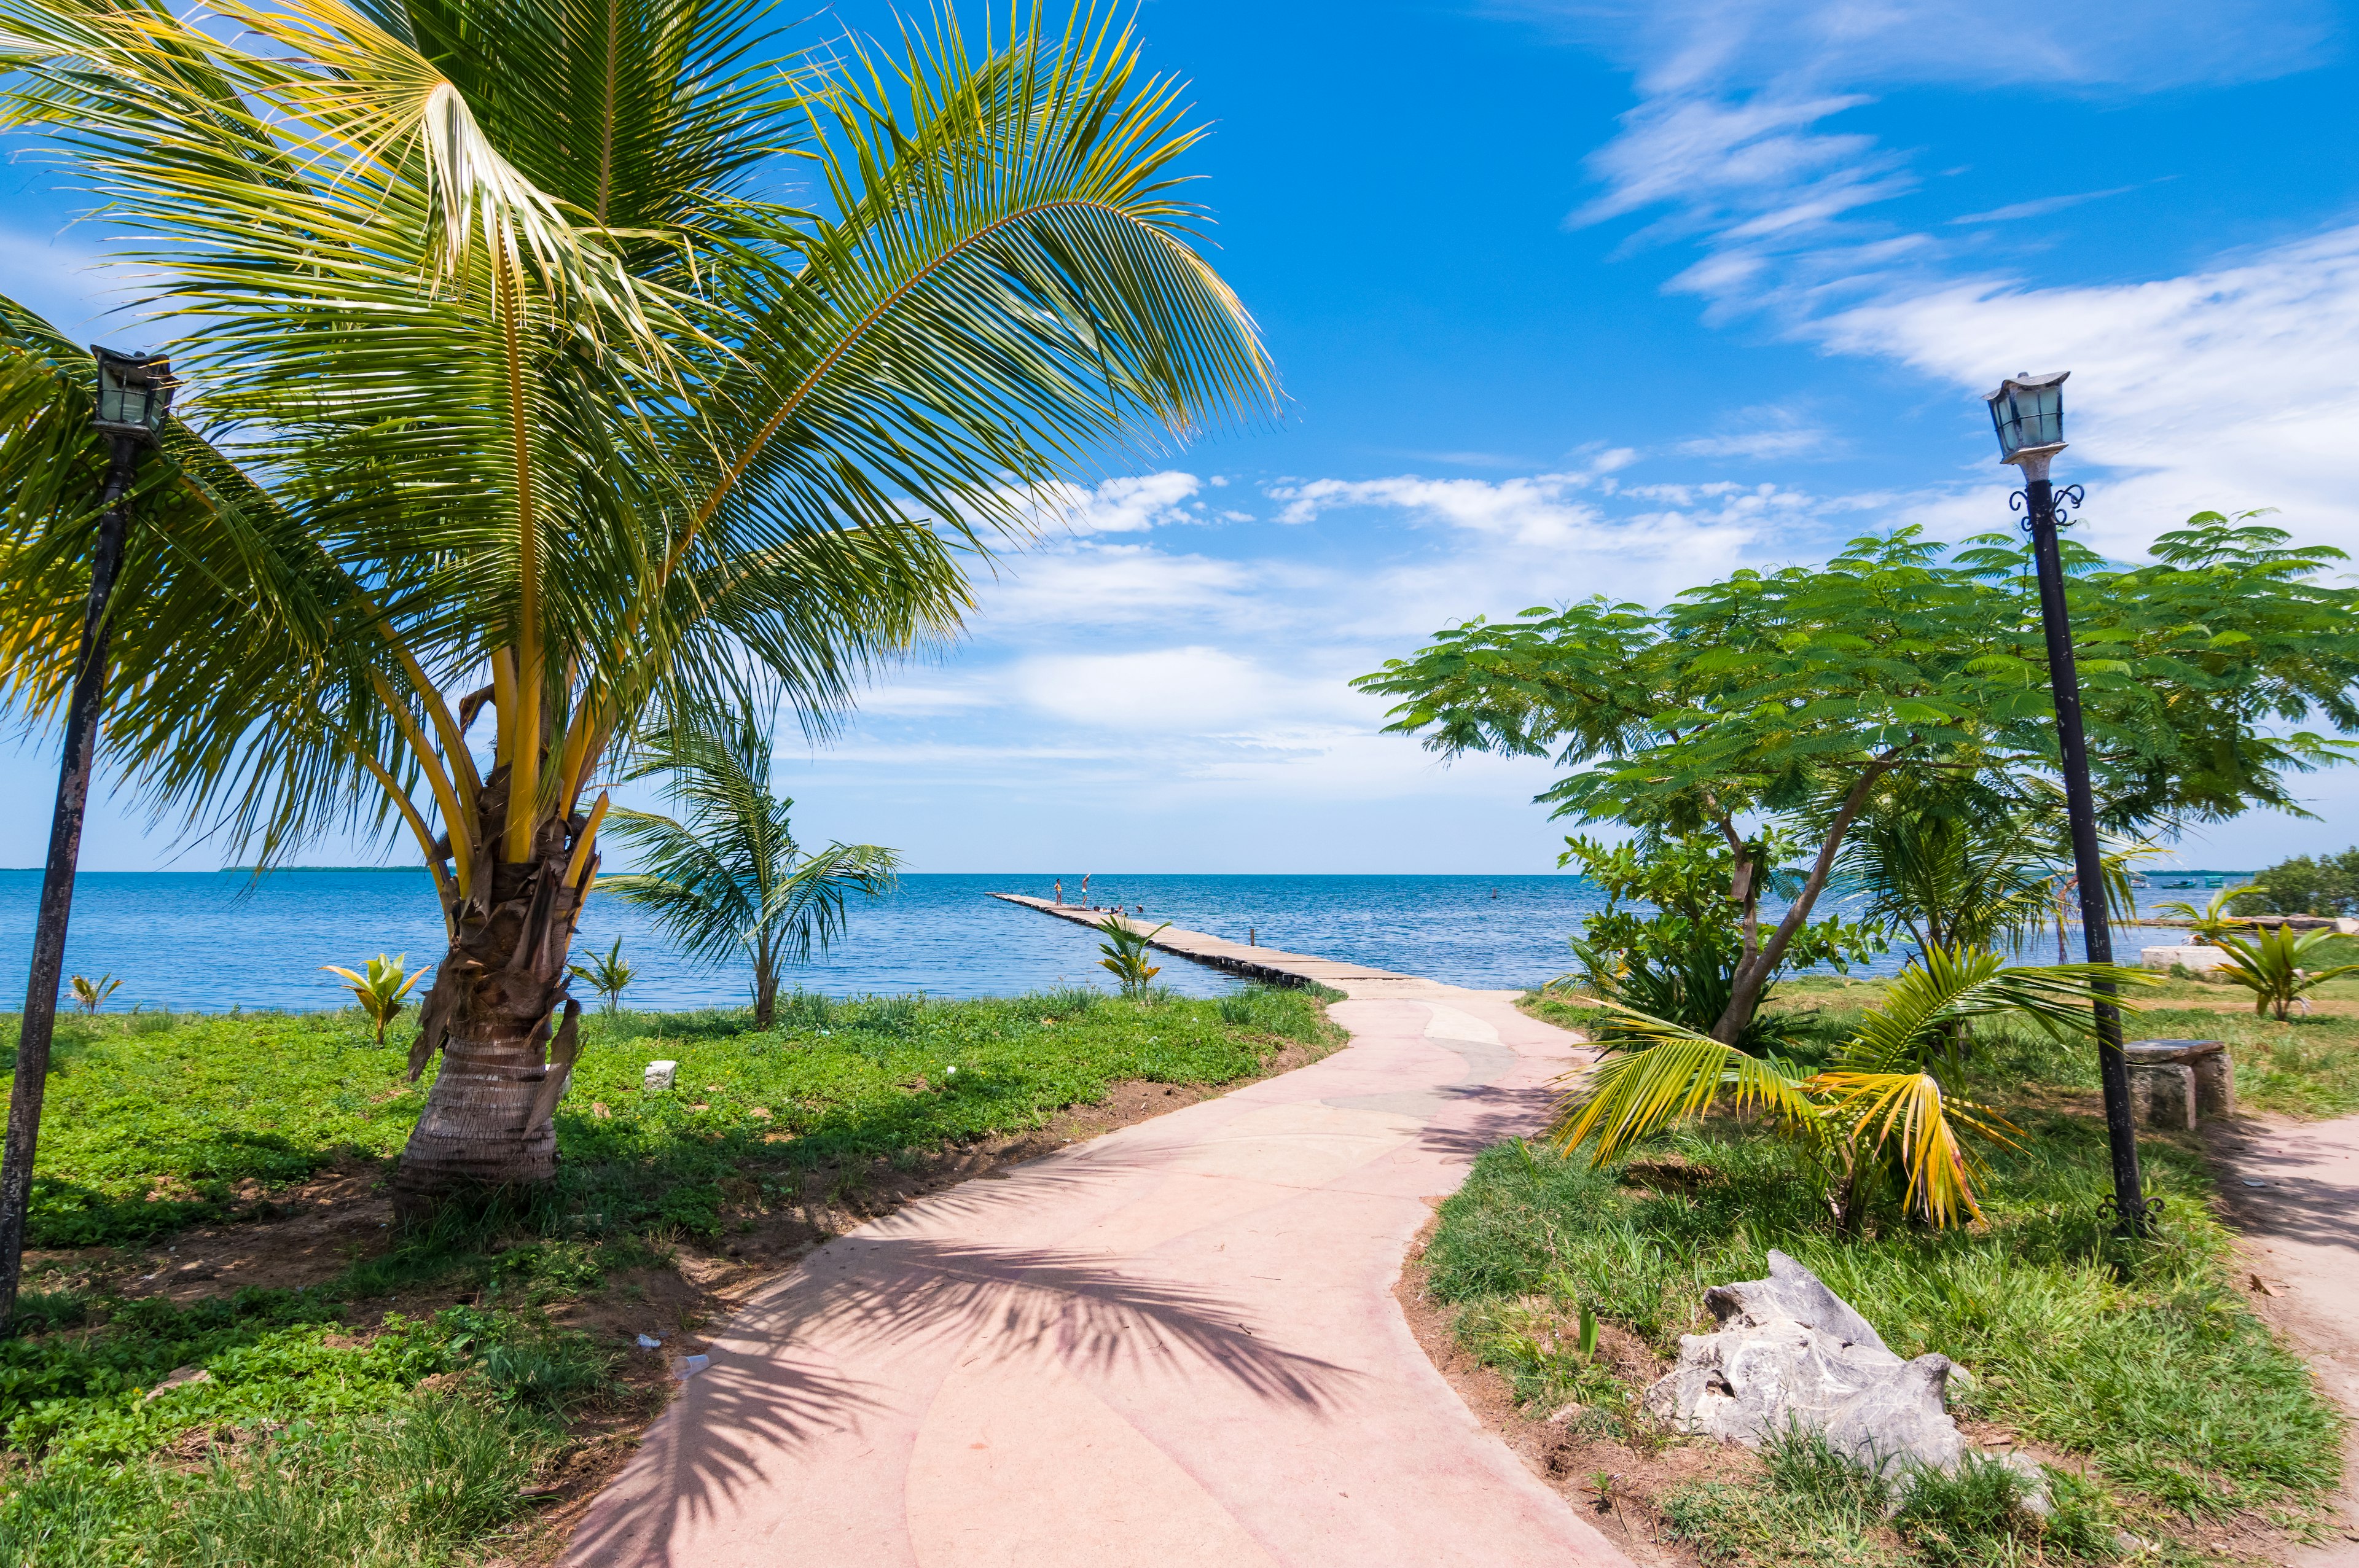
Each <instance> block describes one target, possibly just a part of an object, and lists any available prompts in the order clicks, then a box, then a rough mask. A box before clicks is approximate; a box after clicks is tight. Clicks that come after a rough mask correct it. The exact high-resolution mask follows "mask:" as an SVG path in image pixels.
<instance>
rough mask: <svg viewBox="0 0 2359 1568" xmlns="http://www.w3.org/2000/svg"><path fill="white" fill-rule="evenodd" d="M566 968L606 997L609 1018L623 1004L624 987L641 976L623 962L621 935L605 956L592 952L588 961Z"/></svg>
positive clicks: (615, 939)
mask: <svg viewBox="0 0 2359 1568" xmlns="http://www.w3.org/2000/svg"><path fill="white" fill-rule="evenodd" d="M566 968H567V970H568V972H569V973H571V975H572V976H573V978H574V979H577V980H580V981H581V982H582V984H583V985H586V986H588V987H589V988H590V989H592V990H593V991H596V992H597V993H598V994H599V995H600V996H602V997H603V998H605V999H606V1016H607V1017H609V1018H612V1017H614V1013H615V1011H617V1010H618V1009H619V1008H620V1007H621V1005H622V1000H623V988H624V987H625V986H627V985H629V984H630V983H631V982H632V981H633V980H636V979H638V978H639V971H638V970H636V969H635V968H632V967H631V966H630V965H628V964H625V962H623V939H622V938H621V937H619V936H617V937H615V938H614V946H611V947H609V948H607V949H606V951H605V954H604V955H603V957H601V956H599V955H597V954H592V955H591V957H590V961H589V962H588V963H586V964H569V965H567V966H566Z"/></svg>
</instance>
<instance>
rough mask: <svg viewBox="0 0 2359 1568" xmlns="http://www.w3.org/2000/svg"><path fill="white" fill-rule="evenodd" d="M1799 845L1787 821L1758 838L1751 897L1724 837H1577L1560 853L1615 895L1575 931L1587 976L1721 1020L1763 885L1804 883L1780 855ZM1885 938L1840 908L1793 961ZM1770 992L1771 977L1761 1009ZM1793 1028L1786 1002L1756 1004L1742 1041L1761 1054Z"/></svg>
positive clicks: (1645, 1003) (1702, 1021)
mask: <svg viewBox="0 0 2359 1568" xmlns="http://www.w3.org/2000/svg"><path fill="white" fill-rule="evenodd" d="M1793 849H1794V841H1793V839H1792V838H1791V836H1790V835H1788V834H1786V833H1784V832H1782V831H1779V830H1777V829H1776V828H1771V829H1769V830H1768V831H1767V832H1766V833H1764V834H1762V835H1761V836H1759V838H1756V840H1755V841H1754V842H1752V843H1750V844H1748V845H1747V846H1746V860H1747V862H1748V863H1749V864H1750V865H1751V866H1753V867H1755V868H1764V867H1766V868H1767V870H1756V873H1755V875H1754V877H1753V879H1752V882H1753V885H1752V886H1751V887H1750V888H1749V890H1748V891H1749V892H1750V893H1751V894H1752V895H1753V896H1752V897H1751V898H1749V899H1739V898H1736V897H1733V896H1732V895H1731V892H1730V890H1731V888H1732V887H1733V886H1734V876H1735V871H1736V865H1737V857H1736V853H1735V851H1734V849H1730V848H1728V847H1727V846H1726V845H1725V844H1723V843H1720V842H1716V841H1714V840H1713V839H1711V838H1704V837H1702V836H1701V835H1692V834H1691V835H1687V836H1683V837H1676V838H1667V837H1665V836H1663V835H1660V834H1648V835H1645V836H1642V837H1641V838H1639V839H1638V840H1637V841H1636V842H1634V843H1626V844H1615V845H1605V844H1601V843H1598V842H1596V841H1595V840H1593V839H1590V838H1567V839H1566V840H1565V849H1564V853H1563V854H1561V855H1560V856H1559V857H1558V858H1557V863H1558V864H1559V865H1560V866H1561V865H1573V864H1577V865H1579V866H1580V868H1581V871H1582V875H1584V876H1586V877H1587V878H1588V879H1589V880H1590V881H1592V882H1593V883H1595V884H1596V886H1597V887H1598V889H1599V890H1600V891H1601V892H1603V893H1604V894H1605V907H1604V908H1603V909H1602V910H1600V911H1599V912H1598V913H1597V914H1593V915H1590V916H1589V917H1588V918H1587V919H1586V920H1585V921H1584V922H1583V924H1582V934H1581V935H1579V936H1578V937H1575V938H1574V939H1573V941H1572V950H1573V954H1574V956H1575V957H1578V958H1579V959H1580V960H1581V964H1582V976H1581V979H1582V983H1584V984H1586V985H1587V987H1588V988H1589V989H1590V990H1591V991H1592V992H1593V993H1594V994H1596V995H1597V996H1599V997H1601V998H1605V999H1609V1000H1614V1001H1617V1002H1620V1003H1622V1004H1623V1005H1625V1006H1627V1007H1630V1008H1635V1009H1636V1010H1637V1011H1640V1012H1646V1013H1651V1014H1653V1015H1655V1016H1656V1017H1658V1018H1667V1019H1670V1020H1672V1021H1673V1022H1678V1023H1680V1024H1684V1025H1685V1026H1687V1027H1688V1028H1690V1029H1696V1030H1709V1029H1711V1028H1712V1026H1713V1025H1714V1024H1715V1023H1717V1022H1719V1021H1720V1019H1721V1017H1722V1015H1723V1013H1725V1012H1726V1011H1727V1010H1728V1007H1729V1002H1730V1000H1731V997H1732V996H1733V994H1734V989H1735V983H1736V966H1737V962H1738V959H1739V958H1740V957H1741V956H1742V954H1743V953H1744V950H1745V933H1744V932H1743V930H1742V929H1741V928H1740V922H1741V921H1743V920H1744V919H1745V918H1746V917H1748V916H1749V915H1750V914H1751V913H1752V907H1753V903H1756V902H1757V899H1758V895H1759V894H1761V893H1763V892H1767V893H1771V894H1774V895H1777V896H1781V897H1782V896H1791V895H1792V894H1793V893H1794V892H1796V891H1798V890H1799V887H1800V885H1801V881H1802V877H1801V875H1800V873H1799V872H1796V871H1788V870H1785V869H1782V868H1781V867H1780V866H1779V865H1778V862H1779V860H1782V859H1783V858H1785V857H1787V856H1788V855H1790V854H1791V853H1792V852H1793ZM1633 904H1642V905H1646V906H1649V907H1650V908H1651V913H1647V914H1641V913H1639V911H1638V910H1637V909H1634V908H1632V907H1630V906H1631V905H1633ZM1883 950H1884V941H1883V938H1882V936H1881V935H1880V934H1879V933H1878V932H1877V931H1876V930H1875V927H1874V926H1872V925H1865V924H1861V923H1857V922H1850V921H1845V920H1843V918H1842V917H1841V916H1839V915H1838V916H1830V917H1828V918H1826V919H1824V920H1821V921H1817V922H1815V923H1813V924H1810V925H1803V926H1800V927H1799V928H1798V929H1797V930H1796V931H1795V932H1794V935H1793V940H1792V942H1791V945H1790V946H1788V947H1787V949H1786V951H1785V956H1784V958H1783V960H1782V962H1783V963H1784V964H1785V965H1789V966H1810V965H1818V964H1825V965H1831V966H1832V967H1833V968H1835V969H1837V970H1838V971H1842V970H1845V969H1847V968H1849V966H1850V965H1852V964H1854V963H1858V962H1864V960H1865V959H1867V958H1868V957H1872V956H1874V955H1875V954H1876V953H1879V952H1881V951H1883ZM1566 979H1571V977H1570V976H1568V977H1566ZM1558 983H1559V984H1560V985H1561V984H1563V983H1564V982H1563V981H1560V982H1558ZM1769 995H1770V992H1769V990H1768V989H1767V987H1766V986H1765V987H1764V988H1763V989H1762V990H1761V992H1760V994H1759V996H1758V998H1757V999H1756V1002H1755V1007H1756V1010H1757V1009H1758V1008H1759V1007H1760V1006H1761V1005H1763V1004H1765V1003H1766V1002H1767V1000H1768V999H1769ZM1609 1028H1610V1025H1609ZM1784 1035H1785V1031H1784V1029H1783V1027H1782V1024H1781V1022H1780V1021H1779V1020H1778V1019H1777V1015H1776V1014H1768V1015H1763V1014H1760V1013H1759V1012H1758V1011H1756V1013H1755V1014H1754V1015H1753V1016H1751V1017H1748V1018H1746V1019H1745V1020H1743V1021H1742V1022H1741V1025H1740V1027H1739V1029H1738V1032H1737V1033H1736V1035H1735V1036H1734V1044H1736V1045H1737V1046H1738V1048H1740V1049H1742V1050H1745V1051H1748V1052H1751V1053H1753V1054H1760V1052H1761V1051H1762V1050H1764V1049H1766V1048H1767V1046H1769V1045H1771V1044H1776V1043H1777V1042H1778V1041H1780V1040H1782V1039H1783V1038H1784Z"/></svg>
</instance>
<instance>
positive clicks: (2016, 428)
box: [1984, 370, 2071, 469]
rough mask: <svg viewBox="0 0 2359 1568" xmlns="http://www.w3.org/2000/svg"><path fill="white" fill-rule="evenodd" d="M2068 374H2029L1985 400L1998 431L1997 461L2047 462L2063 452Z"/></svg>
mask: <svg viewBox="0 0 2359 1568" xmlns="http://www.w3.org/2000/svg"><path fill="white" fill-rule="evenodd" d="M2069 375H2071V371H2069V370H2060V371H2051V372H2049V373H2048V374H2046V375H2033V374H2031V373H2029V372H2026V373H2023V374H2021V375H2012V376H2009V377H2007V379H2006V380H2005V381H2003V382H2000V383H1999V384H1998V390H1997V391H1996V392H1994V393H1992V394H1990V395H1988V396H1987V397H1985V398H1984V402H1986V403H1988V404H1989V405H1990V413H1991V424H1992V426H1993V427H1995V428H1996V430H1997V431H1998V454H1999V456H1998V460H1999V461H2001V462H2003V463H2024V462H2027V461H2028V460H2040V463H2041V467H2042V468H2043V469H2044V468H2045V466H2046V465H2045V461H2044V460H2046V459H2048V458H2050V457H2053V456H2054V455H2055V454H2056V453H2058V452H2060V451H2061V450H2063V449H2064V378H2065V377H2067V376H2069Z"/></svg>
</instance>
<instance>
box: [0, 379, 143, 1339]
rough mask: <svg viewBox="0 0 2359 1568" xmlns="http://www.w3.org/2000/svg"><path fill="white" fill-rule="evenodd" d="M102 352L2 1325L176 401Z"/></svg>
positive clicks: (0, 1168) (9, 1207) (9, 1184)
mask: <svg viewBox="0 0 2359 1568" xmlns="http://www.w3.org/2000/svg"><path fill="white" fill-rule="evenodd" d="M91 352H92V354H94V355H96V356H97V359H98V406H97V409H96V410H95V413H94V416H93V417H92V424H93V425H94V426H96V427H97V428H98V429H100V430H102V431H103V432H105V434H106V437H107V447H108V454H107V456H108V460H107V466H106V490H105V492H104V495H103V498H102V500H101V502H100V504H101V506H102V507H103V511H102V512H101V513H100V514H99V520H98V544H97V548H96V549H95V550H94V551H92V555H91V563H90V602H89V604H88V605H87V606H86V607H85V608H84V609H83V611H82V653H81V657H80V659H79V661H78V662H77V663H76V665H75V666H74V682H73V691H72V695H71V697H69V698H68V701H67V704H66V743H65V755H64V756H63V758H62V759H60V762H59V764H58V804H57V812H56V815H55V816H52V817H51V818H50V822H49V866H48V869H47V870H46V871H44V872H43V873H42V876H41V907H40V914H39V916H38V922H37V924H36V925H35V926H34V928H33V966H32V968H33V972H32V976H31V978H30V979H28V980H27V982H26V988H25V1020H24V1025H23V1027H22V1029H20V1030H19V1031H18V1033H17V1037H16V1087H15V1089H14V1091H13V1092H12V1093H11V1094H10V1095H9V1097H8V1135H7V1142H6V1144H5V1146H0V1325H5V1323H6V1322H7V1321H8V1319H9V1318H10V1317H11V1316H12V1315H14V1314H15V1312H16V1286H17V1282H18V1279H19V1276H20V1275H21V1274H22V1272H23V1268H24V1254H25V1216H26V1210H27V1207H28V1206H29V1204H30V1201H31V1197H32V1190H33V1150H34V1144H35V1142H36V1141H37V1140H38V1137H39V1134H40V1130H41V1097H42V1095H43V1093H44V1091H45V1090H46V1089H47V1088H48V1087H49V1085H48V1081H47V1080H48V1078H49V1038H50V1033H51V1031H52V1030H53V1029H54V1027H55V1025H56V1023H57V1016H58V981H59V980H60V979H61V978H62V977H63V975H64V972H65V958H66V916H67V915H68V914H70V913H71V910H72V908H73V884H74V864H75V861H76V860H78V859H79V858H80V856H81V853H82V807H83V806H84V804H85V803H86V802H87V801H88V800H89V798H90V768H91V760H92V755H93V753H94V752H96V750H97V742H98V717H99V709H100V708H101V707H102V705H103V698H104V697H105V694H106V630H107V627H106V601H107V598H108V596H109V595H110V594H111V593H113V591H114V574H115V573H116V571H117V570H119V569H120V568H121V567H122V565H123V543H124V536H125V534H126V533H127V532H128V531H129V528H130V518H129V516H128V515H127V509H126V508H125V505H124V497H125V494H127V493H128V492H129V491H130V489H131V481H132V479H133V477H134V476H135V475H136V472H137V470H138V467H139V458H140V455H141V454H142V453H143V452H145V451H146V450H147V448H149V447H150V446H152V445H154V444H155V441H156V435H157V432H158V431H159V430H161V429H162V428H163V427H164V415H165V411H166V410H167V409H168V408H169V407H170V406H171V402H172V369H171V366H170V365H169V364H168V363H167V362H166V361H165V360H164V358H163V356H162V355H160V354H118V353H116V352H114V351H113V350H111V349H102V348H92V350H91Z"/></svg>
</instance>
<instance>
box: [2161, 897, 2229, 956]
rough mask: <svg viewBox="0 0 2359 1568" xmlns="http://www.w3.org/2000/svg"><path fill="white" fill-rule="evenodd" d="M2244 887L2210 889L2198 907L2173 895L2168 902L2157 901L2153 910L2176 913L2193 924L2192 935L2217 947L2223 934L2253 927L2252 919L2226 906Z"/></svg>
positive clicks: (2205, 943) (2204, 944) (2208, 944)
mask: <svg viewBox="0 0 2359 1568" xmlns="http://www.w3.org/2000/svg"><path fill="white" fill-rule="evenodd" d="M2242 892H2245V889H2243V888H2222V889H2221V890H2220V891H2219V892H2215V893H2213V894H2212V897H2211V899H2210V900H2209V901H2208V902H2206V903H2204V904H2203V906H2202V907H2201V908H2200V909H2199V908H2197V907H2196V906H2195V905H2194V904H2193V903H2190V902H2189V901H2188V900H2186V899H2183V898H2175V899H2172V900H2171V901H2170V902H2169V903H2158V904H2156V905H2155V906H2154V912H2155V913H2156V914H2170V915H2176V916H2178V917H2179V918H2180V919H2181V920H2184V921H2185V922H2187V924H2188V925H2190V926H2192V927H2194V930H2193V932H2192V935H2193V936H2194V938H2195V940H2196V941H2197V942H2199V943H2201V944H2202V945H2203V946H2207V947H2216V946H2219V945H2220V939H2221V938H2222V937H2223V936H2226V935H2229V934H2230V933H2232V932H2234V931H2239V930H2248V929H2250V928H2251V927H2252V925H2253V923H2252V922H2251V921H2250V920H2247V919H2245V918H2243V917H2241V916H2239V915H2236V914H2232V913H2231V912H2230V908H2229V906H2230V905H2231V904H2232V903H2234V901H2235V899H2236V896H2237V895H2238V894H2239V893H2242Z"/></svg>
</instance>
